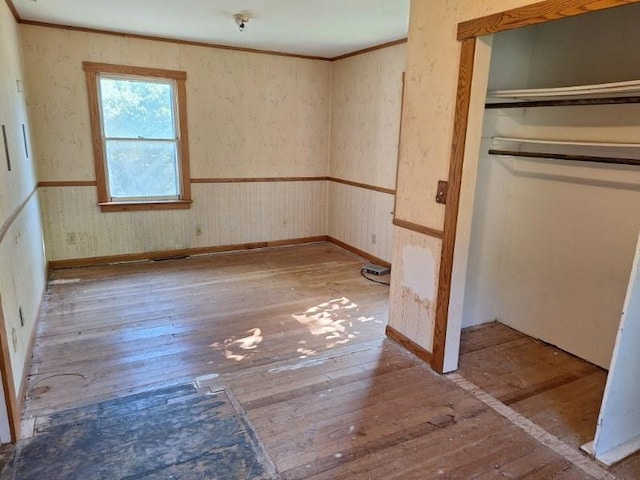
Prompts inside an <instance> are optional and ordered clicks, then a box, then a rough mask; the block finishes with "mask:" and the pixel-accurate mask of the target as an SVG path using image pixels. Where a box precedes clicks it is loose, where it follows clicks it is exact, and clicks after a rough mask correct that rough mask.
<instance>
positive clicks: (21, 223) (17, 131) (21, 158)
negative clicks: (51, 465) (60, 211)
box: [0, 2, 46, 442]
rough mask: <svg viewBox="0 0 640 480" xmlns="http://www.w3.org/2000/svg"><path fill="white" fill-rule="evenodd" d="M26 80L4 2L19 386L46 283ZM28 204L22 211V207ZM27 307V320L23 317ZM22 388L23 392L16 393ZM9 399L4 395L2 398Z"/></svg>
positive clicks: (11, 335) (9, 255)
mask: <svg viewBox="0 0 640 480" xmlns="http://www.w3.org/2000/svg"><path fill="white" fill-rule="evenodd" d="M25 89H26V85H25V83H24V75H23V70H22V65H21V59H20V40H19V35H18V26H17V24H16V23H15V21H14V19H13V17H12V15H11V13H10V11H9V9H8V8H7V6H6V4H5V3H4V2H1V3H0V105H1V108H0V124H2V125H5V128H6V133H7V140H8V146H9V153H10V156H11V166H12V168H11V171H8V168H7V163H6V158H5V153H4V146H3V145H1V144H2V139H1V138H0V231H2V230H4V228H5V227H4V225H5V222H7V221H9V220H10V219H11V217H13V216H14V215H12V214H14V213H17V212H19V213H18V214H17V216H15V218H14V219H13V222H11V223H6V226H7V227H8V229H7V230H5V231H4V233H5V235H4V238H3V239H2V240H1V241H0V294H1V299H2V302H1V303H2V305H1V308H2V314H3V316H4V323H5V327H6V332H5V333H6V336H7V337H6V338H7V339H8V342H9V356H10V359H11V367H12V371H13V381H14V384H15V386H16V389H17V391H19V389H20V387H21V383H22V376H23V372H24V366H25V362H26V356H27V349H28V345H29V339H30V338H31V334H32V332H33V329H34V326H35V320H36V316H37V314H38V307H39V306H40V300H41V298H42V292H43V289H44V287H45V270H46V268H45V260H44V251H43V243H42V225H41V223H40V211H39V208H38V196H37V194H36V195H33V196H32V197H31V199H30V200H29V201H28V202H27V203H26V204H24V202H25V201H27V199H28V198H29V195H30V194H31V193H32V192H33V190H34V188H35V184H36V181H35V173H34V165H33V160H32V159H33V155H34V153H33V151H32V149H31V142H30V134H29V130H30V129H29V118H28V116H27V108H26V97H25ZM23 124H24V126H25V132H26V134H27V146H28V148H29V155H28V156H27V151H26V150H25V148H24V139H23V135H22V125H23ZM23 204H24V207H23V208H22V209H21V210H18V209H19V208H20V206H22V205H23ZM20 309H22V313H23V319H24V325H22V324H21V322H20V314H19V312H20ZM16 393H17V392H16ZM1 398H3V397H2V396H1V395H0V399H1ZM8 440H9V431H8V423H7V414H6V409H5V404H4V402H3V401H2V402H0V442H6V441H8Z"/></svg>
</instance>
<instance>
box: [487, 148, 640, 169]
mask: <svg viewBox="0 0 640 480" xmlns="http://www.w3.org/2000/svg"><path fill="white" fill-rule="evenodd" d="M489 155H506V156H509V157H528V158H549V159H552V160H573V161H576V162H591V163H608V164H614V165H634V166H637V167H640V159H636V158H618V157H594V156H590V155H567V154H564V153H543V152H520V151H517V150H496V149H491V150H489Z"/></svg>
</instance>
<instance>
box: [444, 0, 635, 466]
mask: <svg viewBox="0 0 640 480" xmlns="http://www.w3.org/2000/svg"><path fill="white" fill-rule="evenodd" d="M637 18H640V5H638V4H631V5H627V6H623V7H617V8H612V9H608V10H603V11H600V12H593V13H589V14H586V15H580V16H576V17H571V18H565V19H562V20H558V21H553V22H547V23H541V24H538V25H535V26H529V27H524V28H520V29H517V30H510V31H504V32H499V33H496V34H494V35H493V36H492V37H480V38H478V39H477V45H476V52H475V53H476V66H475V68H474V73H477V72H481V73H485V74H486V73H487V70H488V84H487V85H486V88H484V89H483V90H482V91H481V92H480V94H481V95H478V94H477V93H478V92H477V89H478V88H480V87H483V86H484V84H483V82H484V81H485V79H480V81H478V79H477V77H476V78H474V87H473V88H474V89H476V91H475V95H474V96H473V97H472V105H471V110H473V108H474V106H473V102H474V101H476V102H478V101H480V100H478V98H479V97H483V98H482V100H483V104H484V105H483V106H482V107H483V108H484V114H483V121H482V129H481V132H480V131H478V132H475V131H473V128H472V127H470V130H469V132H468V137H467V141H469V136H470V135H471V136H472V135H477V137H479V138H480V140H479V155H477V152H476V154H475V155H476V157H475V159H474V158H473V155H474V154H473V152H470V151H469V152H467V154H466V157H465V165H464V170H463V180H462V185H463V186H462V189H461V192H460V207H459V213H458V233H457V236H456V247H455V255H454V265H453V280H452V289H451V304H450V307H449V311H450V315H451V316H454V317H457V318H456V320H455V322H454V323H456V322H459V323H460V325H461V328H462V340H461V344H460V353H461V355H460V363H459V367H460V373H461V374H462V375H463V376H465V377H466V378H468V379H469V380H470V381H472V382H474V383H476V384H477V385H478V386H479V387H480V388H482V389H484V390H486V391H488V392H489V393H490V394H492V395H493V396H495V397H496V398H498V399H499V400H501V401H503V402H504V403H506V404H508V405H509V406H511V408H513V409H514V410H516V411H518V412H519V413H521V414H522V415H524V416H525V417H528V418H530V419H531V420H533V421H534V422H536V423H539V424H540V425H541V426H542V427H543V428H545V429H546V430H547V431H549V432H550V433H552V434H554V435H556V436H557V437H559V438H560V439H561V440H563V441H565V442H566V443H567V444H569V445H571V446H573V447H575V448H579V447H581V446H583V445H585V444H587V445H586V447H585V448H586V450H587V451H588V452H589V453H591V454H593V455H594V456H595V457H596V458H597V459H598V460H600V461H601V462H603V463H606V464H613V463H615V462H617V461H619V460H620V459H622V458H624V457H626V456H628V455H629V454H630V453H632V452H633V451H636V450H638V449H639V448H640V409H638V408H637V405H640V386H639V385H638V384H639V382H638V381H637V379H638V378H639V377H638V375H640V353H637V348H636V349H632V348H630V347H629V345H632V344H635V345H637V344H638V341H640V308H639V307H638V303H639V302H640V280H638V279H637V275H638V273H637V262H638V256H640V253H638V236H639V233H640V61H639V60H640V55H639V54H638V51H637V49H635V48H633V47H632V46H633V45H638V44H639V43H640V30H638V29H637V20H636V19H637ZM483 69H484V71H483ZM471 114H472V115H473V111H472V113H471ZM634 259H635V260H634ZM634 262H635V263H634ZM634 265H635V267H634ZM621 320H622V325H624V328H623V329H621ZM449 321H450V322H451V319H450V320H449ZM456 340H457V339H456V338H455V336H453V338H447V346H449V342H451V341H456ZM632 350H635V352H634V351H632ZM445 370H446V368H445ZM605 391H606V392H605ZM611 425H614V427H611ZM594 438H595V443H590V442H591V441H592V440H594Z"/></svg>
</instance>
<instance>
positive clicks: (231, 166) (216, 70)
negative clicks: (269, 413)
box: [22, 26, 331, 181]
mask: <svg viewBox="0 0 640 480" xmlns="http://www.w3.org/2000/svg"><path fill="white" fill-rule="evenodd" d="M22 38H23V42H24V57H25V64H26V68H27V75H28V77H29V81H30V83H31V90H32V92H33V95H32V98H31V102H30V108H31V113H32V115H33V119H34V122H33V123H34V132H35V137H36V138H37V147H38V150H39V152H40V158H39V179H40V180H45V181H54V180H91V179H93V178H94V172H93V160H92V151H91V137H90V132H89V110H88V106H87V93H86V86H85V78H84V72H83V70H82V62H83V61H93V62H104V63H116V64H127V65H135V66H149V67H157V68H166V69H178V70H185V71H186V72H187V104H188V126H189V136H190V139H189V140H190V153H191V171H192V176H193V177H274V176H321V175H327V173H328V169H327V155H328V135H329V133H328V128H329V90H330V84H329V76H330V68H331V65H330V64H329V62H323V61H312V60H303V59H296V58H289V57H277V56H271V55H257V54H251V53H244V52H237V51H230V50H222V49H213V48H205V47H195V46H188V45H176V44H170V43H164V42H154V41H148V40H139V39H131V38H124V37H117V36H111V35H100V34H94V33H83V32H71V31H64V30H59V29H53V28H43V27H35V26H24V27H23V28H22Z"/></svg>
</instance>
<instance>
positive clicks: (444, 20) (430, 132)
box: [389, 0, 536, 351]
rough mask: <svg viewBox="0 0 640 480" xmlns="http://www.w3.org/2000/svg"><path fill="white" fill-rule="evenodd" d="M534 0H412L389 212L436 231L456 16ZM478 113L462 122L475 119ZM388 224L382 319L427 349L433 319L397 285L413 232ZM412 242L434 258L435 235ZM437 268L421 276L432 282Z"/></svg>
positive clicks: (454, 68)
mask: <svg viewBox="0 0 640 480" xmlns="http://www.w3.org/2000/svg"><path fill="white" fill-rule="evenodd" d="M533 3H536V2H535V1H531V0H501V1H500V2H496V1H493V0H438V1H435V0H430V1H426V0H424V1H423V0H414V1H412V2H411V12H410V19H409V40H408V45H407V70H406V77H405V99H404V111H403V115H402V139H401V144H400V155H399V165H398V191H397V193H396V214H397V216H398V217H400V218H402V219H403V220H407V221H410V222H413V223H417V224H420V225H424V226H427V227H431V228H435V229H437V230H441V229H442V228H443V225H444V206H443V205H438V204H436V203H435V200H434V198H435V194H436V188H437V183H438V180H446V179H447V178H448V176H449V163H450V157H451V138H452V133H453V119H454V112H455V101H456V86H457V81H458V65H459V59H460V42H458V40H457V39H456V32H457V25H458V23H459V22H462V21H465V20H471V19H474V18H478V17H481V16H484V15H489V14H492V13H497V12H501V11H505V10H509V9H512V8H516V7H521V6H524V5H528V4H533ZM481 121H482V118H481V116H479V117H477V118H470V122H481ZM407 235H408V234H407V232H406V231H404V230H403V229H401V228H395V230H394V240H393V241H394V254H393V259H392V263H393V264H394V266H395V270H396V272H395V275H394V278H393V285H392V289H391V299H390V312H389V324H390V325H391V326H392V327H394V328H396V329H397V330H398V331H400V332H401V333H403V334H404V335H406V336H407V337H409V339H411V340H412V341H414V342H416V343H417V344H418V345H420V346H421V347H423V348H425V349H427V350H429V351H431V350H432V346H433V345H432V344H433V326H434V324H433V321H432V318H431V317H430V316H425V315H424V312H422V310H421V307H420V302H419V301H417V300H416V299H415V298H413V297H412V296H411V295H405V294H404V293H403V291H402V289H401V288H400V287H401V286H402V285H403V284H404V283H405V282H406V279H405V278H403V276H402V271H401V270H400V271H399V269H398V265H400V264H401V263H402V261H403V258H402V255H403V253H402V252H403V250H404V246H405V245H406V243H407V242H409V241H415V240H413V237H411V238H410V237H408V236H407ZM420 248H422V249H426V250H427V251H428V254H429V255H431V256H433V257H434V258H435V257H437V258H440V250H441V242H440V241H439V240H434V239H423V240H422V242H421V243H420ZM438 270H439V267H438V268H436V269H435V270H434V272H433V273H432V274H431V273H430V272H429V273H427V272H425V275H424V278H423V280H422V281H423V282H425V283H427V284H432V283H433V282H437V281H438V274H439V271H438Z"/></svg>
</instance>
